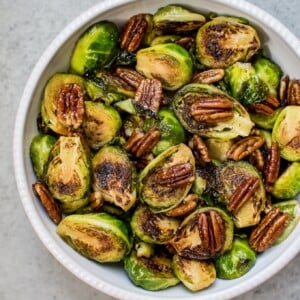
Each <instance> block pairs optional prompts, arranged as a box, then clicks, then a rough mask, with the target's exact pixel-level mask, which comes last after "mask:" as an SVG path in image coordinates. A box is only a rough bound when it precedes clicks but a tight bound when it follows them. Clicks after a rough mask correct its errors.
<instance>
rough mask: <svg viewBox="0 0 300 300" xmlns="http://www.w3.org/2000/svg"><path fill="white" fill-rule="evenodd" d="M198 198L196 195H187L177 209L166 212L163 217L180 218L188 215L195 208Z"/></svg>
mask: <svg viewBox="0 0 300 300" xmlns="http://www.w3.org/2000/svg"><path fill="white" fill-rule="evenodd" d="M198 198H199V197H198V195H197V194H189V195H188V196H186V197H185V199H184V200H183V201H182V202H181V203H180V204H179V205H178V206H177V207H175V208H173V209H171V210H169V211H167V212H166V213H165V215H167V216H168V217H182V216H185V215H187V214H189V213H190V212H191V211H192V210H193V209H194V208H195V207H196V206H197V203H198Z"/></svg>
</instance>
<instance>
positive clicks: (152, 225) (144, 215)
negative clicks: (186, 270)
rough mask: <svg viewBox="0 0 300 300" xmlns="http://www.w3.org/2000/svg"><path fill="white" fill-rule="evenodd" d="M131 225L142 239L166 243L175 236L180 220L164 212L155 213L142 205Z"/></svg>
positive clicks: (136, 211) (154, 242)
mask: <svg viewBox="0 0 300 300" xmlns="http://www.w3.org/2000/svg"><path fill="white" fill-rule="evenodd" d="M130 225H131V229H132V231H133V233H134V234H135V235H136V236H137V237H138V238H139V239H141V240H142V241H144V242H147V243H153V244H166V243H167V242H169V241H170V240H171V239H172V238H173V237H174V235H175V232H176V230H177V228H178V226H179V221H178V220H177V219H175V218H171V217H167V216H166V215H163V214H154V213H153V212H152V211H151V210H150V209H149V208H147V207H146V206H141V207H139V208H137V209H136V210H135V212H134V214H133V216H132V220H131V222H130Z"/></svg>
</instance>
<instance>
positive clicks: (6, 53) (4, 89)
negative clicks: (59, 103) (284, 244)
mask: <svg viewBox="0 0 300 300" xmlns="http://www.w3.org/2000/svg"><path fill="white" fill-rule="evenodd" d="M99 1H100V0H51V1H46V0H26V1H25V0H15V1H12V0H0V104H1V106H0V130H1V132H0V133H1V146H0V160H1V161H0V299H1V300H19V299H20V300H23V299H24V300H27V299H28V300H29V299H42V300H50V299H57V300H60V299H72V300H82V299H85V300H96V299H97V300H99V299H102V300H108V299H113V298H111V297H109V296H106V295H103V294H101V293H100V292H98V291H97V290H95V289H93V288H91V287H89V286H88V285H86V284H85V283H83V282H81V281H80V280H78V279H77V278H75V277H74V276H73V275H72V274H70V273H69V272H68V271H67V270H66V269H65V268H64V267H63V266H61V265H60V264H59V263H58V262H57V261H56V260H55V259H54V258H53V257H52V256H51V255H50V254H49V253H48V251H47V249H46V248H45V247H44V246H43V245H42V243H41V242H40V241H39V240H38V238H37V236H36V235H35V233H34V231H33V229H32V227H31V225H30V224H29V222H28V220H27V217H26V215H25V213H24V211H23V208H22V206H21V202H20V201H19V195H18V193H17V189H16V184H15V181H14V173H13V158H12V135H13V126H14V121H15V115H16V110H17V107H18V103H19V101H20V98H21V95H22V91H23V88H24V85H25V83H26V80H27V78H28V76H29V74H30V72H31V70H32V68H33V66H34V64H35V63H36V61H37V60H38V58H39V57H40V55H41V54H42V52H43V51H44V50H45V49H46V47H47V46H48V45H49V43H50V42H51V41H52V40H53V39H54V37H55V36H56V35H57V34H58V33H59V32H60V31H61V30H62V29H63V28H64V27H65V26H66V25H67V24H68V23H69V22H70V21H71V20H72V19H74V18H75V17H76V16H78V15H79V14H80V13H81V12H83V11H84V10H86V9H87V8H89V7H91V6H92V5H94V4H97V3H98V2H99ZM149 1H150V0H149ZM174 2H176V1H174ZM250 2H252V3H254V4H256V5H258V6H259V7H261V8H263V9H265V10H266V11H268V12H269V13H270V14H272V15H273V16H275V17H277V18H278V19H279V20H280V21H281V22H282V23H283V24H285V25H286V26H287V27H288V28H289V29H290V30H291V31H292V32H293V33H294V34H296V35H297V36H298V38H299V37H300V22H299V14H300V1H299V0H289V1H282V0H251V1H250ZM283 55H284V53H283ZM299 265H300V255H298V256H297V257H296V258H295V259H294V260H293V261H292V262H290V263H289V264H288V266H287V267H285V268H284V269H283V270H282V271H281V272H280V273H279V274H277V275H276V276H274V277H273V278H272V279H270V280H268V281H267V282H265V283H264V284H262V285H261V286H259V287H258V288H256V289H255V290H253V291H251V292H248V293H246V294H244V295H242V296H240V297H238V298H236V299H235V300H240V299H244V300H250V299H253V298H255V299H256V300H265V299H300V284H299V281H300V270H299Z"/></svg>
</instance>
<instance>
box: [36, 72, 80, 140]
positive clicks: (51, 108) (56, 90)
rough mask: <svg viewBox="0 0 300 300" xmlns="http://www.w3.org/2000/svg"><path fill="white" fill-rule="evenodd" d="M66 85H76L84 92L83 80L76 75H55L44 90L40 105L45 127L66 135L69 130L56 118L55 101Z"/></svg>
mask: <svg viewBox="0 0 300 300" xmlns="http://www.w3.org/2000/svg"><path fill="white" fill-rule="evenodd" d="M66 84H78V85H79V86H80V87H81V89H82V90H83V91H84V80H83V78H81V77H80V76H78V75H73V74H60V73H58V74H55V75H53V76H52V77H51V78H50V79H49V81H48V82H47V85H46V87H45V90H44V95H43V99H42V103H41V115H42V119H43V122H44V123H45V125H46V126H47V127H48V128H50V129H51V130H52V131H54V132H55V133H58V134H61V135H68V133H69V130H68V128H67V127H65V126H64V125H63V124H61V123H60V122H59V120H58V118H57V115H56V112H57V100H58V98H59V95H60V92H61V89H62V88H63V87H64V85H66Z"/></svg>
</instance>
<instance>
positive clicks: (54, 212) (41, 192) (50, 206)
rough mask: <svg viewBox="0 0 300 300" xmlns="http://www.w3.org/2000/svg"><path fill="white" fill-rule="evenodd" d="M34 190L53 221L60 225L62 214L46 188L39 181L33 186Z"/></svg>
mask: <svg viewBox="0 0 300 300" xmlns="http://www.w3.org/2000/svg"><path fill="white" fill-rule="evenodd" d="M32 190H33V192H34V194H35V195H36V196H37V197H38V198H39V199H40V201H41V203H42V205H43V206H44V208H45V209H46V211H47V213H48V215H49V217H50V218H51V220H52V221H53V222H54V223H55V224H58V223H59V222H60V221H61V220H62V214H61V211H60V210H59V208H58V205H57V203H56V202H55V200H54V198H53V197H52V195H51V193H50V192H49V191H48V189H47V188H46V186H45V185H43V183H42V182H41V181H37V182H36V183H34V184H33V185H32Z"/></svg>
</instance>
